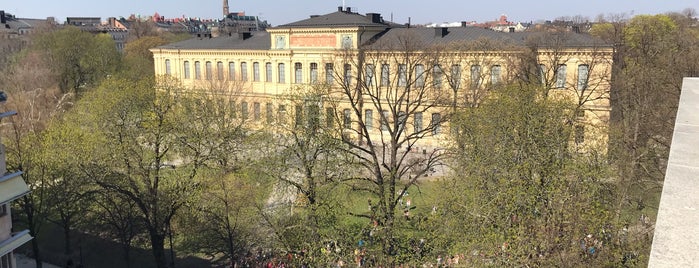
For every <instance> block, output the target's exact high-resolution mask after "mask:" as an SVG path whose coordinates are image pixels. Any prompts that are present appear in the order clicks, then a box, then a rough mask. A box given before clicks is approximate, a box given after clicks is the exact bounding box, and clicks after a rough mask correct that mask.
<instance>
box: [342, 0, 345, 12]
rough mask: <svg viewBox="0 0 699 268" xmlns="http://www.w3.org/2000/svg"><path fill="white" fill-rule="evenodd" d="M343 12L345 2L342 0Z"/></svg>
mask: <svg viewBox="0 0 699 268" xmlns="http://www.w3.org/2000/svg"><path fill="white" fill-rule="evenodd" d="M342 10H345V0H342Z"/></svg>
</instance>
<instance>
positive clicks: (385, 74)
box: [381, 64, 391, 87]
mask: <svg viewBox="0 0 699 268" xmlns="http://www.w3.org/2000/svg"><path fill="white" fill-rule="evenodd" d="M390 83H391V67H390V66H389V65H388V64H381V86H382V87H386V86H388V85H389V84H390Z"/></svg>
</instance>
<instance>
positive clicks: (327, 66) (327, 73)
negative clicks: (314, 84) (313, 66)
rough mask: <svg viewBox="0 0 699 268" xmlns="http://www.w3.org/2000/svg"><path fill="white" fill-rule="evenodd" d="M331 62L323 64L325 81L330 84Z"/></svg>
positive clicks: (331, 74)
mask: <svg viewBox="0 0 699 268" xmlns="http://www.w3.org/2000/svg"><path fill="white" fill-rule="evenodd" d="M333 72H334V68H333V64H332V63H326V64H325V83H326V84H328V85H331V84H332V83H333Z"/></svg>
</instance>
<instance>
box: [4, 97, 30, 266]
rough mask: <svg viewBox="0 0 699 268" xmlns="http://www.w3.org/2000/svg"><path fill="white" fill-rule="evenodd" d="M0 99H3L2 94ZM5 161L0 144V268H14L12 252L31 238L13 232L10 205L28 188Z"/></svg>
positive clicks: (19, 232)
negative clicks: (8, 169)
mask: <svg viewBox="0 0 699 268" xmlns="http://www.w3.org/2000/svg"><path fill="white" fill-rule="evenodd" d="M0 97H2V98H5V95H4V93H2V95H1V96H0ZM2 101H4V100H2ZM14 114H16V112H14V111H11V112H5V113H2V114H0V120H1V119H2V118H5V117H8V116H12V115H14ZM5 159H6V152H5V146H4V145H2V144H0V176H1V177H0V267H2V268H16V267H17V263H16V260H15V256H14V250H15V249H17V248H19V247H20V246H22V245H24V244H25V243H27V242H29V241H30V240H31V239H32V237H31V235H30V234H29V230H23V231H14V230H13V228H12V211H11V204H10V203H11V202H12V201H13V200H15V199H17V198H20V197H22V196H24V195H26V194H28V193H29V187H27V184H26V183H25V182H24V180H23V179H22V176H21V175H22V172H21V171H15V172H11V173H8V172H7V164H6V162H5Z"/></svg>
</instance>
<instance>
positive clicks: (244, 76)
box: [240, 62, 248, 81]
mask: <svg viewBox="0 0 699 268" xmlns="http://www.w3.org/2000/svg"><path fill="white" fill-rule="evenodd" d="M240 80H243V81H248V63H247V62H241V63H240Z"/></svg>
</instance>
